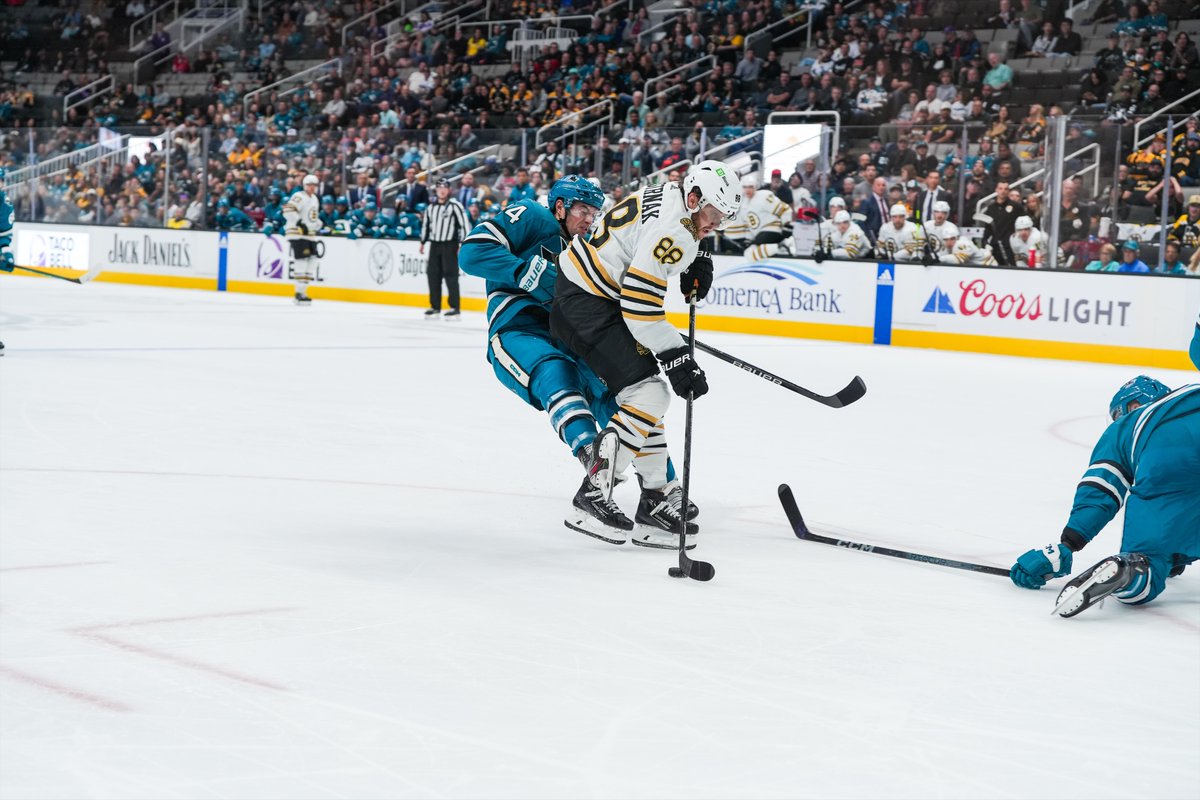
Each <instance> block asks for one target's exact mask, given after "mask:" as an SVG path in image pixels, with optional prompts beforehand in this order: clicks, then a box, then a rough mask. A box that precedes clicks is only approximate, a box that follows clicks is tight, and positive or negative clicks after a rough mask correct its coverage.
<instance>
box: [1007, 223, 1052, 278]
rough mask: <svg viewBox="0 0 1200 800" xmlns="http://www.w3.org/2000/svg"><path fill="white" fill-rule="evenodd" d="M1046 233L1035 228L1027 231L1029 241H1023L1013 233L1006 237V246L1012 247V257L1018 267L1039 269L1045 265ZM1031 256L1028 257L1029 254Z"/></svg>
mask: <svg viewBox="0 0 1200 800" xmlns="http://www.w3.org/2000/svg"><path fill="white" fill-rule="evenodd" d="M1046 245H1047V242H1046V234H1044V233H1042V232H1041V231H1039V230H1038V229H1037V228H1032V229H1030V231H1029V241H1023V240H1022V239H1021V237H1020V236H1018V235H1017V234H1015V233H1014V234H1013V235H1012V236H1010V237H1008V246H1009V247H1011V248H1012V252H1013V259H1014V260H1015V261H1016V262H1017V264H1016V265H1017V266H1018V267H1030V268H1031V269H1040V268H1041V267H1044V266H1046ZM1031 253H1032V254H1033V255H1032V258H1031V257H1030V254H1031Z"/></svg>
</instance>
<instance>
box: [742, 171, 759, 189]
mask: <svg viewBox="0 0 1200 800" xmlns="http://www.w3.org/2000/svg"><path fill="white" fill-rule="evenodd" d="M742 186H750V187H752V188H754V189H757V188H758V176H757V175H755V174H754V173H753V172H747V173H746V174H745V175H743V176H742Z"/></svg>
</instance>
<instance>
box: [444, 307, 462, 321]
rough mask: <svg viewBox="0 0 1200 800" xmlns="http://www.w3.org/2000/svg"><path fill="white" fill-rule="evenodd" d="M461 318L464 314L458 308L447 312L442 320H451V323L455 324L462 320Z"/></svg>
mask: <svg viewBox="0 0 1200 800" xmlns="http://www.w3.org/2000/svg"><path fill="white" fill-rule="evenodd" d="M461 317H462V312H461V311H459V310H458V309H457V308H452V309H450V310H449V311H447V312H446V313H445V314H443V315H442V319H446V320H450V321H451V322H455V321H457V320H458V319H460V318H461Z"/></svg>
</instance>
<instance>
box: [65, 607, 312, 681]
mask: <svg viewBox="0 0 1200 800" xmlns="http://www.w3.org/2000/svg"><path fill="white" fill-rule="evenodd" d="M290 610H291V609H289V608H256V609H251V610H248V611H225V612H217V613H213V614H194V615H191V616H185V617H158V618H154V619H134V620H126V621H124V622H110V623H105V624H101V625H88V626H86V627H83V628H72V629H70V632H71V633H74V634H75V635H77V636H82V637H84V638H86V639H92V640H94V641H98V642H102V643H104V644H107V645H111V646H112V647H116V648H118V649H120V650H124V651H126V652H129V653H136V654H138V655H142V656H146V657H147V658H156V659H158V660H160V661H166V662H168V663H170V664H175V665H176V666H179V667H184V668H186V669H194V670H197V671H199V672H207V673H208V674H210V675H219V676H220V677H222V678H227V679H228V680H231V681H237V682H238V683H246V684H250V685H251V686H259V687H262V688H264V689H275V690H278V691H286V690H287V687H285V686H280V685H279V684H277V683H272V682H270V681H268V680H263V679H262V678H256V677H254V676H253V675H246V674H244V673H241V672H235V671H233V670H229V669H225V668H224V667H216V666H213V665H211V664H205V663H204V662H202V661H195V660H193V659H190V658H186V657H184V656H178V655H174V654H172V653H169V652H166V651H165V650H158V649H155V648H151V647H146V646H144V645H140V644H134V643H132V642H127V641H124V640H122V639H117V638H116V637H114V636H110V635H108V634H106V633H102V631H104V630H106V629H110V628H134V627H138V626H141V625H162V624H169V623H176V622H194V621H197V620H206V619H220V618H225V617H245V616H250V615H253V614H270V613H273V612H276V611H290Z"/></svg>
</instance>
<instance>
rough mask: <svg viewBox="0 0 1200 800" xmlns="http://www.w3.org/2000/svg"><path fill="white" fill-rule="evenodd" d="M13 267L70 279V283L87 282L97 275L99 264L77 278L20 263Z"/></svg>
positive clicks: (50, 276) (49, 276)
mask: <svg viewBox="0 0 1200 800" xmlns="http://www.w3.org/2000/svg"><path fill="white" fill-rule="evenodd" d="M13 269H23V270H25V271H26V272H32V273H33V274H34V275H42V276H44V277H47V278H58V279H59V280H60V281H70V282H71V283H87V282H88V281H90V280H91V279H92V278H95V277H96V276H97V275H99V274H100V265H99V264H97V265H96V266H94V267H92V268H91V269H89V270H88V271H87V272H85V273H83V274H82V275H80V276H79V277H78V278H71V277H68V276H66V275H59V274H58V273H57V272H46V271H44V270H40V269H34V268H33V267H22V266H21V265H20V264H14V265H13Z"/></svg>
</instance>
